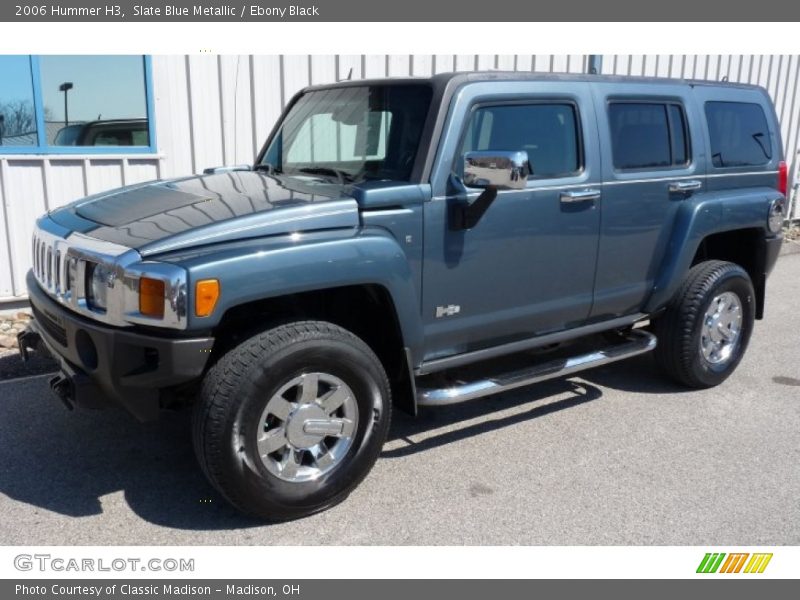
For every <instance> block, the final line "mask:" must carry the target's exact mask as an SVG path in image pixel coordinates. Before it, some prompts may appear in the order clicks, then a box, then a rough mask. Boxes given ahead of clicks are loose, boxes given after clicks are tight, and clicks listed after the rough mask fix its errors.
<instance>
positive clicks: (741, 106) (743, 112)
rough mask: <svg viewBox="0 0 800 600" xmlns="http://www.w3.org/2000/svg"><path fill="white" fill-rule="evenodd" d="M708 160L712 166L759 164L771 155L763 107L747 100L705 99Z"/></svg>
mask: <svg viewBox="0 0 800 600" xmlns="http://www.w3.org/2000/svg"><path fill="white" fill-rule="evenodd" d="M706 119H707V120H708V134H709V137H710V138H711V160H712V162H713V164H714V166H715V167H745V166H753V165H763V164H766V163H768V162H769V161H770V159H771V158H772V141H771V140H770V136H769V127H768V126H767V118H766V116H765V115H764V110H763V109H762V108H761V106H759V105H758V104H752V103H747V102H706Z"/></svg>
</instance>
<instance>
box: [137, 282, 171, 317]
mask: <svg viewBox="0 0 800 600" xmlns="http://www.w3.org/2000/svg"><path fill="white" fill-rule="evenodd" d="M164 288H165V285H164V282H163V281H161V280H160V279H150V278H149V277H142V278H141V279H140V280H139V312H140V313H142V314H143V315H146V316H148V317H154V318H156V319H163V318H164Z"/></svg>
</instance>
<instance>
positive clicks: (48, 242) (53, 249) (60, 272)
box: [33, 231, 70, 299]
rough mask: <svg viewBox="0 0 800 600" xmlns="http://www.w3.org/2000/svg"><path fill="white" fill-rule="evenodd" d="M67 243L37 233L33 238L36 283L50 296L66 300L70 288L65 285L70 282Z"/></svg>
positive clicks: (39, 232)
mask: <svg viewBox="0 0 800 600" xmlns="http://www.w3.org/2000/svg"><path fill="white" fill-rule="evenodd" d="M66 252H67V241H66V240H63V239H59V238H56V237H55V236H51V235H49V234H44V233H43V232H41V231H37V232H36V233H35V234H34V236H33V274H34V276H35V277H36V281H37V282H38V283H39V285H40V286H42V288H43V289H44V290H46V291H47V292H48V293H49V294H50V295H53V296H57V297H59V298H63V299H66V297H68V296H69V292H70V290H69V288H68V287H67V286H66V285H64V283H65V282H67V281H68V280H69V278H68V277H67V274H66V273H65V269H66V266H67V262H68V261H66V260H63V257H65V256H66Z"/></svg>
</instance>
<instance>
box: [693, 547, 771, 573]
mask: <svg viewBox="0 0 800 600" xmlns="http://www.w3.org/2000/svg"><path fill="white" fill-rule="evenodd" d="M748 558H749V560H748ZM770 560H772V553H771V552H770V553H765V552H762V553H758V552H756V553H754V554H750V553H749V552H731V553H730V554H725V553H724V552H713V553H712V552H707V553H706V555H705V556H704V557H703V560H701V561H700V566H698V567H697V572H698V573H763V572H764V569H766V568H767V565H768V564H769V561H770Z"/></svg>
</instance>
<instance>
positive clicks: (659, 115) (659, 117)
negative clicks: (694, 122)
mask: <svg viewBox="0 0 800 600" xmlns="http://www.w3.org/2000/svg"><path fill="white" fill-rule="evenodd" d="M608 121H609V126H610V128H611V147H612V153H613V155H614V168H615V169H620V170H625V169H658V168H667V167H674V166H682V165H685V164H687V163H688V162H689V146H688V141H687V134H686V118H685V117H684V114H683V109H682V108H681V107H680V106H679V105H677V104H661V103H656V102H646V103H645V102H641V103H639V102H612V103H611V104H609V106H608Z"/></svg>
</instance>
